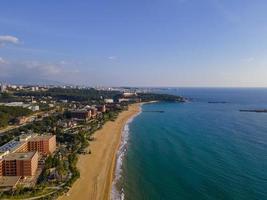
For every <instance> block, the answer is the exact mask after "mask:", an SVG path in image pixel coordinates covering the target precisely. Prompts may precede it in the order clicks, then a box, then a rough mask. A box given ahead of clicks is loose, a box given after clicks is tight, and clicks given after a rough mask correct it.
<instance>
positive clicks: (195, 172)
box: [117, 89, 267, 200]
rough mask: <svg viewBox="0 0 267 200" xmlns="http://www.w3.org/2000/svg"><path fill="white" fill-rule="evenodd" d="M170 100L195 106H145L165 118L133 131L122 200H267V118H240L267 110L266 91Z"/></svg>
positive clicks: (139, 123)
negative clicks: (256, 110) (257, 110)
mask: <svg viewBox="0 0 267 200" xmlns="http://www.w3.org/2000/svg"><path fill="white" fill-rule="evenodd" d="M164 92H166V91H164ZM167 92H168V93H172V94H182V95H184V96H187V97H190V98H192V100H191V102H190V103H185V104H178V103H155V104H146V105H144V106H143V107H142V109H143V111H153V110H163V111H164V113H155V112H154V113H153V112H142V113H141V114H140V115H138V116H137V117H136V118H135V119H134V120H133V122H132V123H130V125H129V138H128V143H127V152H126V153H125V156H124V160H123V164H122V171H121V178H120V181H119V182H118V183H117V187H120V189H119V190H120V191H123V193H124V199H126V200H143V199H144V200H150V199H151V200H159V199H160V200H176V199H181V200H184V199H200V200H201V199H212V200H213V199H216V200H217V199H225V200H226V199H227V200H228V199H237V200H239V199H248V200H253V199H259V200H265V199H267V113H243V112H239V109H250V108H251V109H253V108H259V109H261V108H262V109H263V108H267V89H248V90H245V89H182V90H169V91H167ZM212 100H213V101H214V100H217V101H227V102H228V103H227V104H209V103H208V101H212ZM122 188H123V189H122Z"/></svg>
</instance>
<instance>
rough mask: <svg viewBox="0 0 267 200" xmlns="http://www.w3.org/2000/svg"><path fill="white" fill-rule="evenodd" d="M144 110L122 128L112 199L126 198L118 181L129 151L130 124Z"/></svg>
mask: <svg viewBox="0 0 267 200" xmlns="http://www.w3.org/2000/svg"><path fill="white" fill-rule="evenodd" d="M141 112H142V109H141V110H140V112H138V113H137V114H135V115H134V116H132V117H131V118H130V119H128V121H127V122H126V123H125V125H124V127H123V130H122V136H121V144H120V147H119V150H118V152H117V158H116V168H115V176H114V179H113V182H112V190H111V197H110V199H111V200H124V196H125V194H124V190H123V187H121V188H119V187H118V186H117V183H118V181H119V180H120V179H121V178H122V164H123V159H124V156H125V154H126V152H127V143H128V139H129V133H130V129H129V125H130V124H131V122H132V121H133V120H134V118H135V117H137V116H138V115H139V114H140V113H141Z"/></svg>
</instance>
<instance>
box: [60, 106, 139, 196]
mask: <svg viewBox="0 0 267 200" xmlns="http://www.w3.org/2000/svg"><path fill="white" fill-rule="evenodd" d="M140 110H141V103H140V104H132V105H130V106H129V109H128V110H127V111H123V112H122V113H120V114H119V116H118V118H117V119H116V120H115V121H114V122H111V121H109V122H107V123H106V124H105V125H104V126H103V128H102V129H101V130H98V131H96V133H95V134H94V137H95V138H96V140H95V141H94V142H91V143H90V149H91V151H92V154H91V155H79V160H78V163H77V167H78V169H79V170H80V178H79V179H78V180H77V181H76V182H75V183H74V184H73V186H72V187H71V189H70V191H69V192H68V194H67V195H64V196H61V197H59V198H58V199H60V200H70V199H81V200H82V199H94V200H108V199H110V195H111V189H112V183H113V178H114V174H115V168H116V162H117V152H118V150H119V148H120V145H121V140H122V136H123V129H124V127H125V125H126V124H127V123H128V121H129V120H131V119H132V118H133V117H134V116H136V115H137V114H138V113H139V112H140Z"/></svg>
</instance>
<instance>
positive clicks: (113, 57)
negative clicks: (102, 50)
mask: <svg viewBox="0 0 267 200" xmlns="http://www.w3.org/2000/svg"><path fill="white" fill-rule="evenodd" d="M108 59H109V60H117V57H116V56H109V57H108Z"/></svg>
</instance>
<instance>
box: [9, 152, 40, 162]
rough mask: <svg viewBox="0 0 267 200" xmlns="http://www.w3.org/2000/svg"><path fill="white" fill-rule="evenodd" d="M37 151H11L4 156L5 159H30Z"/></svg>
mask: <svg viewBox="0 0 267 200" xmlns="http://www.w3.org/2000/svg"><path fill="white" fill-rule="evenodd" d="M36 153H37V152H35V151H32V152H26V153H10V154H8V155H6V156H5V157H4V160H29V159H31V158H32V157H33V156H34V155H35V154H36Z"/></svg>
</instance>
